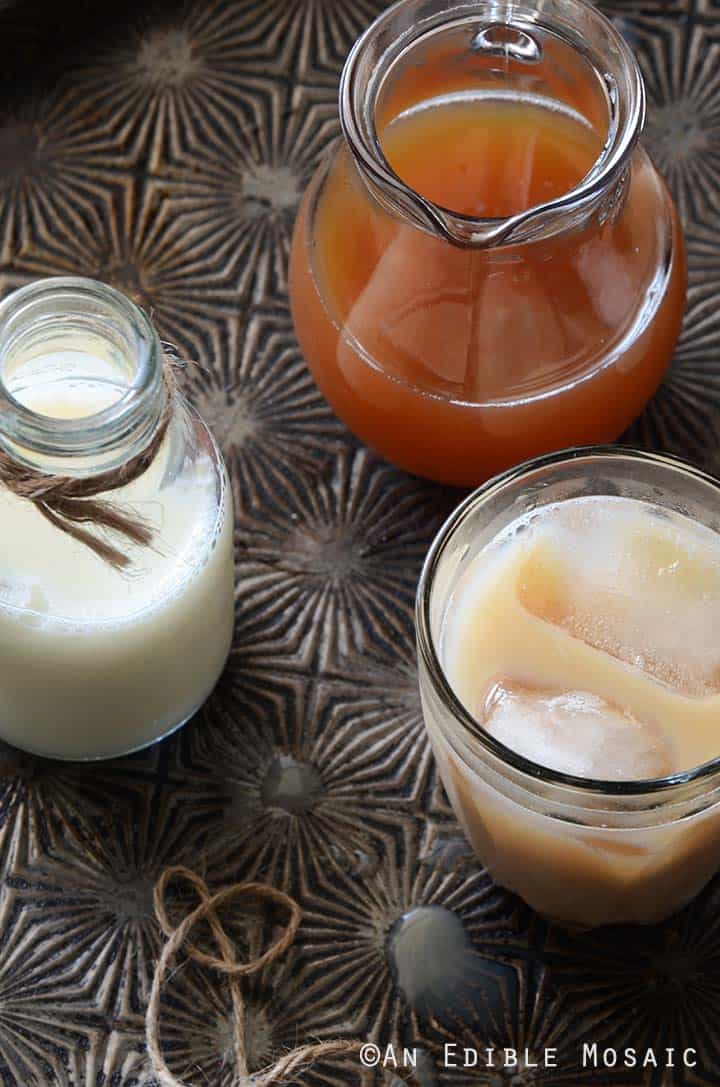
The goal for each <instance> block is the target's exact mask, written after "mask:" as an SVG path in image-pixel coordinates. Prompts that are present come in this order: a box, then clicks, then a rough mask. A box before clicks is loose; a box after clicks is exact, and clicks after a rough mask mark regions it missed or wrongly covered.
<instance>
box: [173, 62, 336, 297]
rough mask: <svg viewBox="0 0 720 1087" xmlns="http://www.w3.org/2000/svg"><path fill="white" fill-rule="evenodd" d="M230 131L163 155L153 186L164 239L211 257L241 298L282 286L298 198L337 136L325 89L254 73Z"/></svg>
mask: <svg viewBox="0 0 720 1087" xmlns="http://www.w3.org/2000/svg"><path fill="white" fill-rule="evenodd" d="M234 117H235V124H234V127H233V131H232V132H231V133H226V132H224V131H223V132H218V133H213V132H209V133H208V134H207V135H206V137H205V138H204V139H203V141H202V143H201V144H199V145H198V146H197V147H193V148H190V149H188V150H184V151H183V153H182V155H180V156H179V157H178V158H177V159H171V160H170V161H169V163H168V164H167V166H166V167H165V168H164V169H163V172H162V181H161V183H160V185H159V187H160V188H161V189H162V192H163V194H164V195H165V197H166V198H167V200H168V202H169V206H170V210H171V213H172V219H173V228H172V234H171V236H172V237H177V238H181V239H182V240H183V244H184V245H185V246H192V250H193V253H194V255H195V256H196V257H197V258H198V259H203V257H209V258H210V259H211V260H212V261H213V262H215V263H216V264H220V265H221V266H222V268H223V270H224V274H225V276H226V277H227V279H228V281H229V282H232V283H233V284H234V285H235V286H236V287H237V290H238V292H239V293H240V295H241V296H242V297H243V298H246V297H250V296H252V297H254V298H256V299H257V298H259V299H262V298H266V297H275V298H277V296H278V295H284V294H285V293H286V292H287V264H288V253H289V248H290V235H291V231H292V225H293V221H294V219H295V213H296V211H297V207H298V204H299V202H300V197H301V195H302V193H303V191H304V189H305V187H306V185H307V183H308V181H309V180H310V177H311V175H312V173H313V171H314V169H315V167H316V166H317V164H318V161H319V160H320V158H321V157H322V155H323V153H324V152H325V151H326V150H327V147H328V145H329V143H330V142H331V141H332V139H333V138H334V137H335V136H337V134H338V131H339V125H338V120H337V105H336V103H335V101H334V100H330V99H329V97H328V95H327V94H320V95H318V94H316V93H315V92H314V91H313V90H312V89H310V88H302V87H296V88H294V89H293V91H292V92H291V93H289V94H287V95H286V88H285V85H284V84H278V83H277V82H273V81H271V80H268V79H266V78H261V77H257V78H255V79H254V80H253V82H252V84H249V85H247V86H245V87H244V89H243V96H242V98H241V99H240V100H239V101H238V104H237V107H236V109H235V111H234Z"/></svg>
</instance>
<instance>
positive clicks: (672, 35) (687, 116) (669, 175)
mask: <svg viewBox="0 0 720 1087" xmlns="http://www.w3.org/2000/svg"><path fill="white" fill-rule="evenodd" d="M616 21H617V23H618V26H619V28H620V30H621V31H622V32H623V34H624V35H625V36H626V37H627V38H628V40H629V41H630V43H631V45H632V46H633V48H634V49H635V52H636V54H637V56H638V60H639V61H640V67H641V68H642V72H643V76H644V78H645V86H646V88H647V95H648V116H647V122H646V125H645V132H644V135H643V142H644V143H645V145H646V146H647V147H648V149H649V150H650V152H651V153H652V155H653V158H654V160H655V162H656V163H657V165H658V167H659V168H660V170H661V171H662V173H663V175H664V176H665V178H666V179H667V180H668V182H669V183H670V186H671V188H672V190H673V193H674V195H675V199H676V200H677V203H678V207H679V209H680V213H681V215H682V216H683V218H684V220H685V221H691V220H692V219H698V220H701V221H702V220H703V219H704V218H706V217H708V216H713V215H714V216H717V215H718V214H720V35H719V34H718V28H717V26H712V27H706V26H703V25H698V24H695V25H692V24H691V25H688V24H687V23H686V22H685V21H684V20H682V19H679V18H677V19H676V18H666V19H665V18H660V17H658V18H655V19H647V18H645V19H643V18H636V17H635V16H634V14H633V10H632V8H629V10H628V14H627V16H625V15H621V16H618V17H617V20H616Z"/></svg>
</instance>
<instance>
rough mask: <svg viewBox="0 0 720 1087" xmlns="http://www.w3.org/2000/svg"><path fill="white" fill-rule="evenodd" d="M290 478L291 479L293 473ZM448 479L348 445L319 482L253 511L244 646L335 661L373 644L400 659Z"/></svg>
mask: <svg viewBox="0 0 720 1087" xmlns="http://www.w3.org/2000/svg"><path fill="white" fill-rule="evenodd" d="M288 483H289V485H291V481H288ZM441 510H442V492H441V491H440V489H435V488H430V487H428V486H427V485H426V486H423V485H422V484H420V483H419V482H418V481H415V480H412V479H410V478H409V477H407V476H406V475H404V474H403V473H402V472H400V471H398V470H397V469H395V468H392V467H391V466H390V465H388V464H386V463H384V462H383V461H381V460H380V459H379V458H378V457H376V456H375V455H374V454H373V453H371V452H370V451H369V450H367V449H351V450H349V451H347V452H343V453H341V454H340V455H339V456H338V457H337V458H336V460H335V462H334V465H333V466H332V471H331V472H329V473H327V476H326V478H324V479H322V480H320V481H319V482H318V483H317V485H316V486H315V488H313V489H312V490H305V491H304V492H303V491H302V490H301V491H300V493H298V492H297V491H296V490H295V489H294V488H293V489H290V486H289V487H288V491H287V493H286V495H285V500H284V502H283V504H282V506H281V507H278V508H274V507H270V506H269V507H268V508H267V509H266V510H264V511H263V515H262V516H261V517H257V518H255V519H251V518H247V519H246V521H245V522H244V523H243V524H242V525H241V527H240V528H239V530H238V535H237V541H236V543H237V552H238V608H239V614H240V616H241V623H242V628H243V629H242V631H241V632H240V637H241V639H242V644H243V646H248V645H253V646H254V648H255V649H256V651H257V649H258V646H260V645H262V646H264V647H265V648H266V649H268V650H271V648H272V647H275V648H276V649H277V651H278V652H281V653H283V654H287V653H292V655H293V657H294V658H295V659H296V660H298V661H299V662H301V663H304V664H305V665H306V666H312V664H313V663H316V664H320V665H321V666H327V665H328V664H329V663H331V662H333V661H335V662H337V661H338V660H339V659H341V658H342V657H344V656H350V655H352V654H353V653H358V652H361V651H362V650H366V649H369V648H371V647H374V649H375V650H376V651H377V652H378V653H385V654H388V655H389V659H390V660H392V659H393V655H394V650H395V645H396V644H397V642H398V640H399V639H406V638H407V637H408V636H409V635H410V633H411V631H412V613H413V603H414V597H415V587H416V584H417V577H418V574H419V572H420V565H421V563H422V559H423V557H424V555H425V552H426V550H427V546H428V544H429V542H430V540H431V539H432V536H433V534H434V531H435V530H436V529H437V528H438V527H439V523H440V517H441Z"/></svg>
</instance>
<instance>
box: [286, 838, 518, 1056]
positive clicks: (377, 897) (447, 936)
mask: <svg viewBox="0 0 720 1087" xmlns="http://www.w3.org/2000/svg"><path fill="white" fill-rule="evenodd" d="M417 833H418V827H417V826H416V825H414V823H413V821H412V820H407V821H406V822H405V823H404V824H403V826H402V828H401V833H399V834H396V835H394V836H393V841H392V843H390V844H389V846H388V849H387V852H386V854H385V856H384V857H383V860H382V864H381V865H380V866H379V868H378V870H377V871H376V872H375V873H374V874H373V875H371V876H369V877H366V878H364V879H356V878H354V877H353V876H352V875H349V874H344V873H337V872H336V871H334V870H330V869H328V870H327V871H326V872H325V873H320V874H319V876H318V885H317V889H316V890H315V891H313V893H311V894H310V895H309V896H308V897H307V899H306V901H305V922H304V924H303V933H302V939H301V943H302V945H303V946H306V947H307V949H308V956H311V957H312V967H313V970H314V974H313V975H312V976H313V977H317V979H318V980H319V979H320V978H322V979H323V982H324V984H325V985H327V986H329V987H330V989H331V990H332V992H333V993H334V994H335V999H336V1000H337V1001H338V1003H339V1004H340V1005H341V1006H343V1007H344V1008H346V1013H347V1015H348V1016H349V1023H350V1028H351V1030H353V1031H354V1032H355V1033H357V1034H361V1035H362V1036H367V1037H368V1038H369V1039H370V1040H372V1041H377V1042H380V1043H381V1044H384V1043H386V1042H388V1041H390V1040H394V1041H397V1040H398V1039H400V1038H402V1039H404V1040H405V1042H406V1043H407V1040H408V1039H411V1038H414V1037H420V1036H421V1035H422V1030H423V1029H424V1028H423V1024H425V1023H426V1022H428V1021H430V1020H433V1021H435V1020H438V1019H439V1020H442V1021H448V1022H449V1021H454V1020H456V1019H458V1018H460V1019H461V1020H462V1018H463V1016H464V1015H465V1013H466V1012H467V1013H469V1012H470V1011H471V1010H472V1009H474V1008H475V1007H476V1006H477V1005H478V1003H479V1002H480V1003H482V1002H483V1001H485V1000H486V999H489V1000H490V1001H491V1003H492V1002H493V1001H495V1000H497V999H500V997H499V995H498V994H499V987H500V986H501V984H502V975H503V974H504V971H505V967H503V966H502V965H500V964H499V961H498V960H497V958H496V956H495V954H494V952H493V953H490V954H487V955H483V954H481V953H480V952H479V951H478V950H477V941H482V940H483V939H488V938H490V939H491V941H492V940H494V939H496V938H499V934H500V933H501V932H503V931H508V929H509V927H510V926H511V922H510V921H509V920H508V917H507V914H506V910H505V906H506V898H505V895H504V892H502V891H500V890H499V889H498V888H496V887H495V886H494V884H493V883H492V881H491V880H490V879H489V877H488V876H487V874H486V873H485V872H483V870H482V869H481V868H480V866H479V865H474V866H472V868H471V869H469V870H465V871H463V872H448V871H443V870H442V869H441V868H440V867H437V866H435V865H428V864H422V863H421V862H420V858H419V857H418V846H417ZM491 934H492V936H491ZM431 948H432V953H430V951H429V949H431Z"/></svg>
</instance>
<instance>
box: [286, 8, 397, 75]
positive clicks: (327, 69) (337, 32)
mask: <svg viewBox="0 0 720 1087" xmlns="http://www.w3.org/2000/svg"><path fill="white" fill-rule="evenodd" d="M385 7H387V5H386V4H384V3H383V2H382V0H336V2H335V3H333V4H324V3H322V0H308V2H306V3H304V4H302V5H301V8H302V16H303V17H302V19H301V22H300V25H299V27H298V52H297V67H296V76H297V79H298V80H299V81H310V82H312V83H314V84H318V85H322V86H327V87H329V88H330V89H331V91H335V89H336V87H337V82H338V79H339V77H340V72H341V70H342V66H343V64H344V62H345V57H346V56H347V52H348V49H349V47H350V45H352V43H353V42H354V41H355V39H356V38H357V37H359V35H360V34H362V32H363V31H364V30H365V29H366V28H367V27H368V26H369V25H370V23H371V22H372V21H373V19H374V18H375V17H376V16H377V15H379V14H380V12H381V11H382V10H383V8H385Z"/></svg>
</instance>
